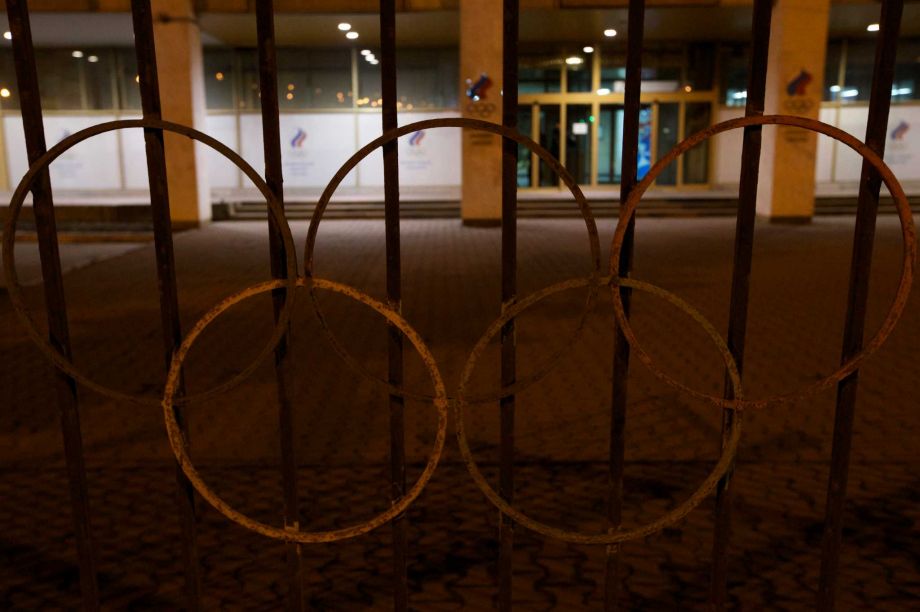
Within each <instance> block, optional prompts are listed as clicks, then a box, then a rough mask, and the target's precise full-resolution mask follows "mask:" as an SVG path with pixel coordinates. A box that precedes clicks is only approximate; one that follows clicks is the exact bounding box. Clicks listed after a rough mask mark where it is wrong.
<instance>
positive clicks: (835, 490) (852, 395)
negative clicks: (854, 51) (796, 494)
mask: <svg viewBox="0 0 920 612" xmlns="http://www.w3.org/2000/svg"><path fill="white" fill-rule="evenodd" d="M903 8H904V2H903V0H885V1H884V2H882V14H881V18H880V19H879V26H880V27H879V32H878V42H877V43H876V47H875V67H874V71H873V74H872V92H871V94H870V97H869V117H868V120H867V122H866V144H867V145H868V146H869V148H871V149H872V150H873V151H875V152H876V153H878V155H879V156H883V155H884V154H885V138H886V136H887V132H888V111H889V109H890V107H891V86H892V82H893V81H894V67H895V56H896V54H897V45H898V31H899V30H900V27H901V14H902V12H903ZM881 184H882V179H881V177H880V176H879V174H878V171H877V170H875V169H874V168H873V167H872V166H871V164H869V163H868V162H866V161H865V160H864V161H863V164H862V173H861V177H860V182H859V200H858V204H857V208H856V229H855V231H854V236H853V253H852V259H851V263H850V287H849V294H848V296H847V314H846V326H845V328H844V333H843V338H844V339H843V351H842V355H841V362H846V361H848V360H849V359H851V358H852V357H853V356H854V355H855V354H856V353H858V352H859V351H861V350H862V346H863V332H864V330H865V323H866V307H867V303H868V300H869V277H870V274H871V272H872V247H873V242H874V238H875V222H876V217H877V215H878V198H879V190H880V188H881ZM858 384H859V370H857V371H855V372H853V373H852V374H850V375H849V376H847V377H846V378H845V379H843V380H842V381H840V383H839V384H838V385H837V407H836V413H835V418H834V443H833V448H832V451H831V469H830V476H829V479H828V485H827V505H826V508H825V518H824V533H823V537H822V542H821V573H820V575H819V582H818V597H817V608H818V610H820V611H821V612H829V611H830V610H833V609H834V607H835V598H836V591H837V582H838V578H839V576H838V573H839V567H840V533H841V528H842V525H843V512H844V503H845V502H846V490H847V477H848V475H849V469H850V446H851V443H852V439H853V417H854V413H855V410H856V390H857V386H858Z"/></svg>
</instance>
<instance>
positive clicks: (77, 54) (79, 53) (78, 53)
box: [70, 51, 83, 59]
mask: <svg viewBox="0 0 920 612" xmlns="http://www.w3.org/2000/svg"><path fill="white" fill-rule="evenodd" d="M70 57H75V58H77V59H80V58H81V57H83V52H82V51H72V52H71V54H70Z"/></svg>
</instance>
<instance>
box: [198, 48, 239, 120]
mask: <svg viewBox="0 0 920 612" xmlns="http://www.w3.org/2000/svg"><path fill="white" fill-rule="evenodd" d="M234 55H235V54H234V52H233V50H232V49H205V50H204V91H205V100H206V104H207V107H208V108H213V109H221V110H228V109H232V108H234V107H235V106H236V105H235V104H234V100H233V97H234V96H233V90H234V87H233V84H234V72H235V71H234V69H233V62H234Z"/></svg>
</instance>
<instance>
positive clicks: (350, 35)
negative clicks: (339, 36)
mask: <svg viewBox="0 0 920 612" xmlns="http://www.w3.org/2000/svg"><path fill="white" fill-rule="evenodd" d="M345 38H347V39H348V40H354V39H356V38H358V33H357V32H349V33H348V34H346V35H345Z"/></svg>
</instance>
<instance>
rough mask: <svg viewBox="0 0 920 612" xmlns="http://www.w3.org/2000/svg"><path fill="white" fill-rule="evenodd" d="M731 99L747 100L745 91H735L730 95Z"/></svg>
mask: <svg viewBox="0 0 920 612" xmlns="http://www.w3.org/2000/svg"><path fill="white" fill-rule="evenodd" d="M732 98H734V99H735V100H744V99H746V98H747V90H746V89H745V90H744V91H736V92H735V93H733V94H732Z"/></svg>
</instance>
